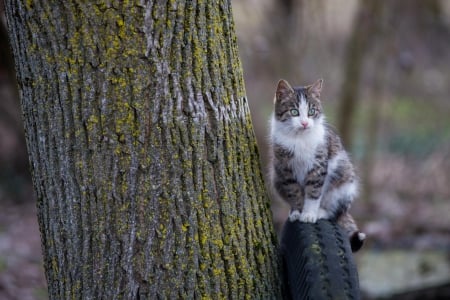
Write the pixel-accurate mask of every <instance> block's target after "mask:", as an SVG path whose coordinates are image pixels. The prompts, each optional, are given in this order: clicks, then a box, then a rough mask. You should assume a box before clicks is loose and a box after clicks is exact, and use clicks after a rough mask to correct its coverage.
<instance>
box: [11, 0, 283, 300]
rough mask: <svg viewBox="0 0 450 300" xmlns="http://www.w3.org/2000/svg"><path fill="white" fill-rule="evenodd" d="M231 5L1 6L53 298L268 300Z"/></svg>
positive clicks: (273, 286) (266, 258)
mask: <svg viewBox="0 0 450 300" xmlns="http://www.w3.org/2000/svg"><path fill="white" fill-rule="evenodd" d="M230 5H231V4H230V1H227V0H223V1H219V0H216V1H123V2H122V1H111V2H109V1H106V2H105V1H88V2H86V1H75V0H71V1H12V0H6V13H7V20H8V24H9V34H10V38H11V42H12V46H13V50H14V57H15V62H16V69H17V77H18V83H19V87H20V94H21V101H22V109H23V114H24V121H25V130H26V137H27V146H28V151H29V156H30V162H31V169H32V175H33V181H34V186H35V189H36V193H37V198H38V204H37V205H38V219H39V224H40V230H41V235H42V246H43V252H44V264H45V271H46V277H47V281H48V286H49V295H50V299H178V298H182V299H200V298H202V299H250V298H251V299H275V298H278V297H279V293H280V288H279V282H278V266H277V259H276V246H275V243H276V239H275V236H274V231H273V228H272V221H271V213H270V209H269V200H268V197H267V196H266V192H265V189H264V184H263V180H262V176H261V173H260V165H259V159H258V152H257V147H256V142H255V137H254V133H253V129H252V124H251V119H250V113H249V110H248V106H247V100H246V97H245V90H244V83H243V76H242V69H241V64H240V60H239V56H238V52H237V42H236V37H235V33H234V27H233V26H234V25H233V21H232V15H231V7H230Z"/></svg>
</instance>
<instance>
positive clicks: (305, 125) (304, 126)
mask: <svg viewBox="0 0 450 300" xmlns="http://www.w3.org/2000/svg"><path fill="white" fill-rule="evenodd" d="M300 124H302V126H303V128H306V127H308V121H300Z"/></svg>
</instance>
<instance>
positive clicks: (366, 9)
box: [338, 0, 383, 146]
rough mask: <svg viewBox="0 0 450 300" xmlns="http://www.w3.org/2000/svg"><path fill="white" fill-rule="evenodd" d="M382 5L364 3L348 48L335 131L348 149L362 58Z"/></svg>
mask: <svg viewBox="0 0 450 300" xmlns="http://www.w3.org/2000/svg"><path fill="white" fill-rule="evenodd" d="M382 5H383V4H382V1H378V0H363V1H360V3H359V9H358V12H357V16H356V19H355V24H354V26H353V32H352V33H351V36H350V39H349V41H348V44H347V49H346V53H345V65H344V71H343V73H344V74H343V76H344V80H343V85H342V91H341V95H340V100H339V107H338V116H339V122H338V130H339V133H340V136H341V138H342V140H343V142H344V143H345V144H346V145H347V146H350V145H351V136H352V133H353V119H354V115H355V113H356V108H357V98H358V92H359V84H360V80H361V79H362V76H361V73H362V69H363V67H364V57H365V55H366V53H367V51H368V50H369V49H370V45H371V43H372V42H373V37H374V34H375V32H376V28H377V26H378V23H379V18H380V16H381V12H382V9H381V8H382Z"/></svg>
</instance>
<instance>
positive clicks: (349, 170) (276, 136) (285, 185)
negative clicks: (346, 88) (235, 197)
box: [269, 79, 366, 252]
mask: <svg viewBox="0 0 450 300" xmlns="http://www.w3.org/2000/svg"><path fill="white" fill-rule="evenodd" d="M322 85H323V80H322V79H319V80H317V81H316V82H315V83H313V84H311V85H308V86H304V87H296V88H292V87H291V86H290V85H289V83H288V82H287V81H285V80H283V79H281V80H280V81H279V82H278V86H277V89H276V93H275V99H274V113H273V116H272V119H271V132H270V148H271V149H270V150H271V151H270V152H271V164H270V166H269V170H270V172H269V176H270V183H271V190H272V191H273V193H274V194H275V195H276V196H279V197H281V198H282V199H283V200H284V201H286V202H287V203H288V204H289V205H290V206H291V211H290V213H289V217H288V219H289V221H290V222H294V221H296V220H299V221H300V222H308V223H315V222H316V221H317V220H318V219H328V220H334V221H336V222H337V223H338V224H339V225H341V227H342V228H343V229H344V230H345V232H346V233H347V234H348V236H349V239H350V245H351V248H352V251H354V252H355V251H358V250H359V249H360V248H361V247H362V244H363V242H364V240H365V238H366V235H365V234H364V233H362V232H360V231H359V229H358V227H357V225H356V222H355V220H354V219H353V217H352V216H351V215H350V214H349V212H348V211H349V208H350V205H351V203H352V201H353V199H354V198H355V197H356V196H357V195H358V178H357V177H356V174H355V170H354V167H353V165H352V163H351V161H350V159H349V156H348V154H347V152H346V151H345V149H344V147H343V145H342V142H341V140H340V138H339V136H338V135H337V134H336V133H335V131H334V130H333V129H332V128H331V127H330V125H328V124H327V123H326V122H325V116H324V113H323V110H322V104H321V100H320V93H321V91H322Z"/></svg>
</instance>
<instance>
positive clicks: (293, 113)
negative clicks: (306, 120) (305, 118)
mask: <svg viewBox="0 0 450 300" xmlns="http://www.w3.org/2000/svg"><path fill="white" fill-rule="evenodd" d="M291 115H293V116H294V117H296V116H298V115H299V113H298V109H295V108H294V109H291Z"/></svg>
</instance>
